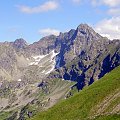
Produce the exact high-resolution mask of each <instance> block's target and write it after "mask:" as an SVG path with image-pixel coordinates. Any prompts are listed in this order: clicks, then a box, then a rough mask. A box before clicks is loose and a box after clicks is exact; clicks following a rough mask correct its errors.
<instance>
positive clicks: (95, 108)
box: [31, 66, 120, 120]
mask: <svg viewBox="0 0 120 120" xmlns="http://www.w3.org/2000/svg"><path fill="white" fill-rule="evenodd" d="M119 119H120V66H119V67H117V68H115V69H114V70H113V71H111V72H110V73H108V74H106V75H105V76H104V77H103V78H101V79H100V80H99V81H96V82H94V83H93V84H92V85H91V86H88V87H85V88H84V89H83V90H82V91H80V92H79V93H76V94H75V95H74V96H72V97H71V98H68V99H66V100H63V101H61V102H59V103H58V104H56V105H55V106H53V107H52V108H50V109H48V110H47V111H44V112H41V113H39V114H37V115H36V116H34V118H32V119H31V120H119Z"/></svg>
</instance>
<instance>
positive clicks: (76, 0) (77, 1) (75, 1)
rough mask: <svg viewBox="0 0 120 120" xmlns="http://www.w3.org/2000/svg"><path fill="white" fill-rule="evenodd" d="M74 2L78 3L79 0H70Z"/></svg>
mask: <svg viewBox="0 0 120 120" xmlns="http://www.w3.org/2000/svg"><path fill="white" fill-rule="evenodd" d="M72 1H73V2H74V3H80V2H81V0H72Z"/></svg>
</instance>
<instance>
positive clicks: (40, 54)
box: [0, 24, 120, 119]
mask: <svg viewBox="0 0 120 120" xmlns="http://www.w3.org/2000/svg"><path fill="white" fill-rule="evenodd" d="M118 65H120V41H119V40H113V41H110V40H109V39H107V38H105V37H102V36H101V35H99V34H98V33H96V32H95V31H94V30H93V29H92V28H91V27H89V26H88V25H87V24H81V25H79V26H78V27H77V29H76V30H74V29H71V30H70V31H69V32H66V33H60V35H59V36H54V35H50V36H46V37H44V38H42V39H41V40H39V41H38V42H34V43H33V44H30V45H29V44H28V43H27V42H26V41H25V40H24V39H22V38H21V39H17V40H15V41H14V42H3V43H0V111H1V114H3V112H5V113H6V112H7V114H8V116H7V117H9V115H14V113H16V112H17V113H16V114H15V115H16V117H14V118H15V119H25V115H26V112H27V111H32V112H33V113H35V111H38V110H44V109H47V108H49V107H51V106H52V105H54V104H55V103H56V102H57V101H59V100H60V99H62V98H64V97H65V96H66V94H68V92H69V90H70V88H74V87H77V89H78V90H80V89H82V88H83V87H84V86H86V85H90V84H92V83H93V82H94V81H95V80H98V79H99V78H101V77H102V76H104V75H105V74H106V73H108V72H110V71H111V70H112V69H114V68H115V67H117V66H118ZM66 80H69V81H66ZM70 81H74V82H70ZM31 106H33V108H34V110H33V109H32V110H31V109H30V108H31ZM29 109H30V110H29ZM1 114H0V115H1Z"/></svg>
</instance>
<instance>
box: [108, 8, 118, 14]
mask: <svg viewBox="0 0 120 120" xmlns="http://www.w3.org/2000/svg"><path fill="white" fill-rule="evenodd" d="M108 14H110V15H113V16H117V15H120V8H111V9H109V10H108Z"/></svg>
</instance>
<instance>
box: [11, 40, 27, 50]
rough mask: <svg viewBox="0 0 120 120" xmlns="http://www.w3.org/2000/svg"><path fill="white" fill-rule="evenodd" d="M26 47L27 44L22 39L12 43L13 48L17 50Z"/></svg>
mask: <svg viewBox="0 0 120 120" xmlns="http://www.w3.org/2000/svg"><path fill="white" fill-rule="evenodd" d="M27 45H28V44H27V42H26V41H25V40H24V39H23V38H20V39H16V40H15V41H14V43H13V46H14V47H16V48H19V49H20V48H24V47H25V46H27Z"/></svg>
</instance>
